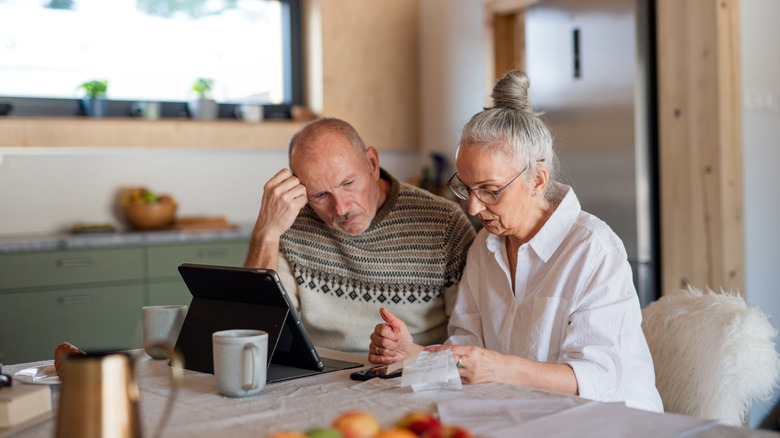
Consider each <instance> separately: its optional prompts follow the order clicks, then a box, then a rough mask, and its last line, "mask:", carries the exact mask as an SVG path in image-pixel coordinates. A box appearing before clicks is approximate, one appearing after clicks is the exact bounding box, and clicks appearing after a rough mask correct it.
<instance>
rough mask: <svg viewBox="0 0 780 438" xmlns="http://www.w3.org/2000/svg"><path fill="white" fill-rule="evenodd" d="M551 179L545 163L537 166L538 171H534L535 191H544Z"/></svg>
mask: <svg viewBox="0 0 780 438" xmlns="http://www.w3.org/2000/svg"><path fill="white" fill-rule="evenodd" d="M549 181H550V172H548V171H547V168H546V167H545V166H544V164H538V165H537V166H536V173H534V180H533V191H534V193H542V192H544V189H545V187H547V183H548V182H549Z"/></svg>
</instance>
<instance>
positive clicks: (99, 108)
mask: <svg viewBox="0 0 780 438" xmlns="http://www.w3.org/2000/svg"><path fill="white" fill-rule="evenodd" d="M78 88H79V89H81V90H84V98H83V99H82V100H81V105H82V106H83V107H84V113H85V114H86V115H87V116H89V117H105V116H106V113H107V111H108V100H106V92H107V91H108V81H107V80H102V81H98V80H92V81H87V82H84V83H83V84H81V85H79V86H78Z"/></svg>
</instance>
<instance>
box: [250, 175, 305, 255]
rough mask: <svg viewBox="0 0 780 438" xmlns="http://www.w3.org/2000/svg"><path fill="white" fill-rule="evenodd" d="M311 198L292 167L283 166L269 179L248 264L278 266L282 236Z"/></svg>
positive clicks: (255, 228) (251, 243)
mask: <svg viewBox="0 0 780 438" xmlns="http://www.w3.org/2000/svg"><path fill="white" fill-rule="evenodd" d="M307 202H308V198H307V195H306V187H304V186H303V185H302V184H301V182H300V181H299V180H298V178H296V177H295V176H294V175H293V174H292V172H291V171H290V170H289V169H282V170H280V171H279V172H278V173H277V174H276V175H274V176H273V177H272V178H271V179H270V180H268V182H267V183H265V186H263V199H262V204H261V205H260V213H259V214H258V215H257V221H256V222H255V227H254V229H253V230H252V239H251V241H250V244H249V253H248V254H247V259H246V262H245V263H244V266H249V267H255V268H265V269H274V270H275V269H277V265H278V260H277V257H278V253H279V239H280V238H281V236H282V234H284V232H285V231H287V230H288V229H290V227H291V226H292V224H293V222H295V218H296V217H298V213H299V212H300V211H301V209H302V208H303V207H304V206H306V203H307Z"/></svg>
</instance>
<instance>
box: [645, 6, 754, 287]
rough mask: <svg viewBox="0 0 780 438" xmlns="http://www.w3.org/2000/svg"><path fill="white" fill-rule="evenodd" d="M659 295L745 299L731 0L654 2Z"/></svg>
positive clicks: (735, 28) (735, 22) (735, 13)
mask: <svg viewBox="0 0 780 438" xmlns="http://www.w3.org/2000/svg"><path fill="white" fill-rule="evenodd" d="M656 5H657V38H658V90H659V102H658V103H659V128H660V134H659V141H660V145H659V147H660V152H659V154H660V156H659V159H660V173H661V175H660V184H661V188H660V189H661V263H662V279H661V281H662V283H661V284H662V290H663V291H665V292H667V291H670V290H673V289H678V288H681V287H686V286H687V285H688V284H691V285H693V286H696V287H699V288H703V287H704V286H710V287H712V288H713V289H716V290H717V289H719V288H721V287H722V288H723V289H724V290H727V291H728V290H733V291H735V292H736V291H740V292H741V293H744V288H745V268H744V229H743V227H744V224H743V220H742V218H743V205H742V158H741V157H742V146H741V104H740V101H741V99H740V87H741V80H740V71H739V65H740V64H739V63H740V58H739V2H738V1H737V0H686V1H684V2H680V1H677V0H658V1H657V3H656Z"/></svg>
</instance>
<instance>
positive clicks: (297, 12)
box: [0, 0, 304, 120]
mask: <svg viewBox="0 0 780 438" xmlns="http://www.w3.org/2000/svg"><path fill="white" fill-rule="evenodd" d="M278 1H279V2H280V3H281V4H282V6H283V7H286V8H288V9H289V14H287V16H288V17H289V19H288V20H285V22H284V23H282V30H283V38H282V44H283V45H284V50H283V52H284V84H283V86H284V89H285V94H286V95H289V96H291V101H290V103H284V104H266V105H263V113H264V115H263V117H264V119H274V120H285V119H291V118H292V115H291V111H290V110H291V108H292V107H293V106H297V105H303V94H304V90H303V46H302V39H303V28H302V22H303V21H302V16H301V15H302V14H301V0H278ZM0 99H2V101H4V102H10V103H11V104H12V105H13V111H12V112H11V113H10V114H9V115H8V116H6V117H78V116H84V115H85V113H84V109H83V107H82V99H80V98H44V97H14V96H0ZM135 102H136V101H129V100H112V99H109V100H108V111H107V114H106V117H111V118H130V117H132V115H131V107H132V105H133V104H134V103H135ZM160 103H161V108H160V117H161V118H167V119H182V118H189V112H188V110H187V102H186V101H163V102H160ZM236 106H237V104H235V103H219V113H218V115H217V118H218V119H236V115H235V108H236Z"/></svg>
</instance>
